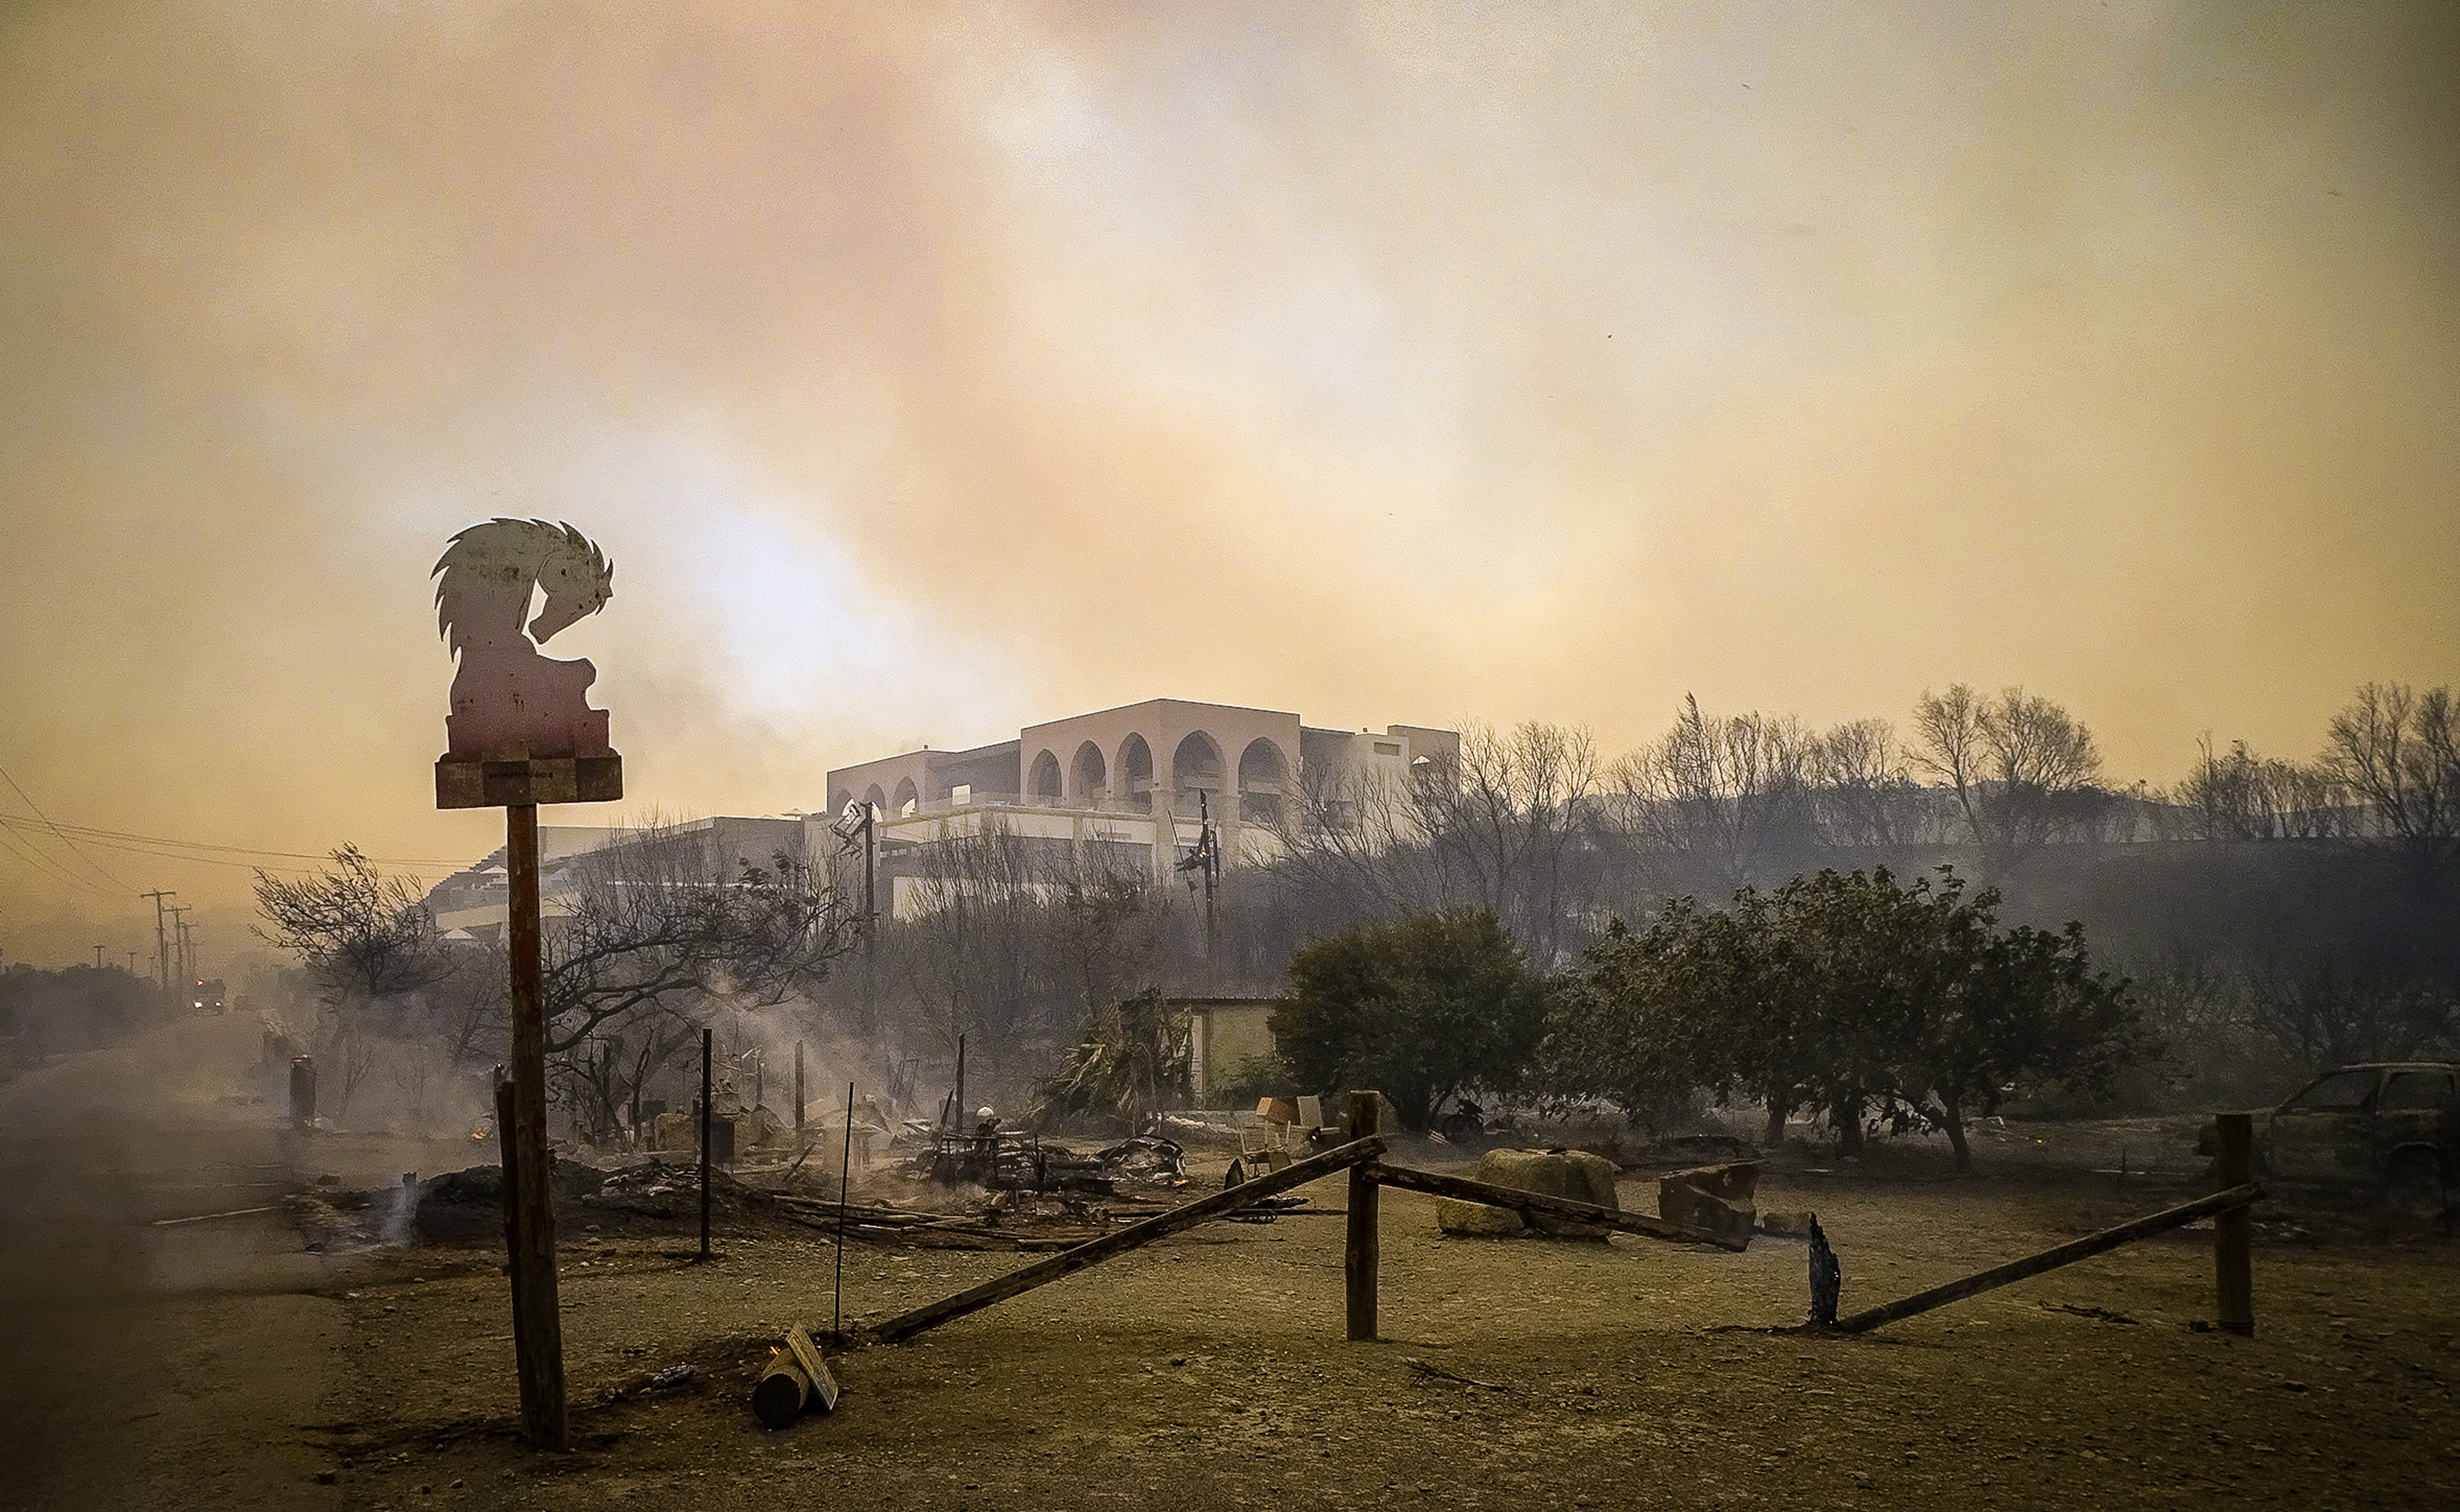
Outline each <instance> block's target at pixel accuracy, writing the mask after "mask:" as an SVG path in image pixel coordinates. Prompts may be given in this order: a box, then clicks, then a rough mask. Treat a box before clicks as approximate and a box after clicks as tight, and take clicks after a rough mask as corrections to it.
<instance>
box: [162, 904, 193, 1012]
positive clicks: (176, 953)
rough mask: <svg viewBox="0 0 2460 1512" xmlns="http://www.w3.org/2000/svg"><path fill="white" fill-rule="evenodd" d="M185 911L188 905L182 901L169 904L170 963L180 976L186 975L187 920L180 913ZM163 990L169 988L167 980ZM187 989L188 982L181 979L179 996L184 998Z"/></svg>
mask: <svg viewBox="0 0 2460 1512" xmlns="http://www.w3.org/2000/svg"><path fill="white" fill-rule="evenodd" d="M187 912H188V905H187V904H184V903H175V904H173V905H172V906H171V910H170V914H171V964H172V966H173V967H175V968H177V970H178V971H179V974H180V977H182V978H185V977H187V975H188V921H187V920H186V919H184V918H181V917H180V914H185V913H187ZM163 990H164V991H165V992H167V991H169V990H170V988H169V986H168V983H167V982H166V983H165V985H164V988H163ZM187 991H188V984H187V982H186V981H185V980H184V979H183V980H181V981H180V995H181V997H183V998H184V997H185V996H186V995H187Z"/></svg>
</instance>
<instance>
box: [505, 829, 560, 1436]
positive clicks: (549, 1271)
mask: <svg viewBox="0 0 2460 1512" xmlns="http://www.w3.org/2000/svg"><path fill="white" fill-rule="evenodd" d="M504 835H505V845H504V851H505V860H506V864H507V870H508V872H509V873H510V874H509V876H508V878H507V880H508V881H509V882H510V884H511V893H512V895H511V903H510V907H509V909H508V910H507V912H506V917H505V929H504V937H505V942H506V944H507V945H508V946H509V947H510V950H511V953H512V1008H513V1056H512V1061H511V1067H510V1069H511V1072H512V1076H511V1081H512V1087H513V1097H512V1105H513V1128H512V1138H511V1139H510V1140H509V1141H507V1142H506V1144H507V1147H508V1149H509V1150H510V1152H511V1154H512V1157H513V1162H512V1164H513V1169H512V1170H511V1172H510V1173H509V1174H510V1175H511V1176H512V1177H513V1179H514V1181H515V1182H516V1183H517V1184H518V1189H517V1190H516V1191H515V1192H514V1193H513V1204H514V1208H515V1211H516V1213H517V1215H518V1220H519V1226H520V1239H519V1243H518V1244H516V1245H515V1246H514V1247H513V1250H512V1255H511V1260H512V1271H513V1349H514V1353H515V1355H516V1356H517V1357H518V1358H519V1360H520V1377H521V1429H522V1432H523V1433H524V1434H525V1435H526V1436H527V1438H528V1439H529V1441H530V1444H531V1446H532V1447H534V1448H539V1449H548V1450H553V1451H556V1452H558V1453H561V1452H562V1451H564V1450H566V1449H569V1448H570V1447H571V1446H572V1428H571V1421H570V1418H569V1417H568V1416H567V1404H566V1403H565V1401H564V1395H563V1320H562V1313H561V1311H560V1309H559V1307H558V1305H557V1299H556V1275H555V1199H554V1190H553V1187H552V1186H551V1185H550V1182H549V1176H550V1172H549V1169H548V1162H549V1161H550V1160H551V1159H552V1158H553V1157H552V1156H551V1155H550V1154H549V1153H548V1150H547V1144H546V1005H545V993H544V988H543V982H542V979H541V972H540V966H539V837H538V806H537V805H536V804H509V805H507V806H505V809H504Z"/></svg>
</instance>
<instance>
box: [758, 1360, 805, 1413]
mask: <svg viewBox="0 0 2460 1512" xmlns="http://www.w3.org/2000/svg"><path fill="white" fill-rule="evenodd" d="M811 1398H812V1378H811V1377H810V1376H806V1375H804V1374H803V1367H802V1364H801V1362H800V1361H798V1360H796V1359H795V1356H794V1355H785V1354H781V1355H776V1356H775V1357H774V1358H772V1359H771V1360H770V1361H769V1368H768V1369H767V1370H766V1371H763V1372H762V1373H761V1376H760V1379H759V1382H758V1383H757V1384H755V1385H754V1386H753V1388H752V1415H753V1417H755V1418H759V1419H760V1423H761V1426H763V1427H765V1428H783V1427H785V1426H786V1425H787V1424H788V1423H790V1422H793V1421H794V1420H795V1418H800V1417H801V1416H802V1415H803V1404H804V1403H805V1402H807V1401H810V1400H811Z"/></svg>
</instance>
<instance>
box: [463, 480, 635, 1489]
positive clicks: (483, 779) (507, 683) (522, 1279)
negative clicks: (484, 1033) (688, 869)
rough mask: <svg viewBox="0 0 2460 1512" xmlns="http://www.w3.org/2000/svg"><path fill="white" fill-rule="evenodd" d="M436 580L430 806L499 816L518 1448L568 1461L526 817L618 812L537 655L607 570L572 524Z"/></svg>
mask: <svg viewBox="0 0 2460 1512" xmlns="http://www.w3.org/2000/svg"><path fill="white" fill-rule="evenodd" d="M433 576H434V577H435V579H436V584H435V605H436V621H437V627H438V629H439V630H440V631H441V632H442V634H443V635H444V637H445V639H446V641H447V642H448V643H449V644H450V645H451V647H452V649H453V653H454V656H455V659H456V662H457V667H456V671H455V673H454V678H453V712H452V713H451V715H450V716H448V717H447V718H446V720H445V722H444V725H445V733H446V741H447V746H448V748H447V750H446V751H445V754H444V755H443V756H442V757H441V758H440V759H438V760H437V762H436V763H435V806H436V807H437V808H439V809H497V808H500V809H503V810H504V860H505V871H506V873H507V876H506V881H507V884H508V886H509V888H510V892H511V895H510V898H509V899H508V902H507V906H506V910H505V919H504V944H505V948H506V950H507V951H508V953H509V954H510V956H511V958H512V966H511V978H512V979H511V983H510V986H511V1001H512V1020H513V1022H512V1030H513V1036H512V1040H513V1044H512V1060H511V1062H510V1063H509V1065H508V1067H507V1073H508V1074H507V1077H506V1086H505V1088H504V1089H503V1091H502V1092H501V1093H499V1094H498V1099H497V1106H498V1115H499V1116H498V1125H499V1126H498V1131H497V1132H498V1138H499V1143H500V1145H501V1148H502V1159H503V1163H504V1238H505V1249H506V1250H507V1251H508V1259H509V1260H510V1266H509V1270H510V1271H511V1273H512V1282H513V1350H514V1355H515V1356H516V1358H517V1360H518V1362H519V1368H520V1385H521V1431H522V1435H523V1436H524V1437H525V1438H527V1439H529V1441H530V1445H531V1447H533V1448H537V1449H548V1450H555V1451H559V1452H561V1451H562V1450H566V1449H569V1448H570V1447H571V1442H572V1432H571V1423H570V1418H569V1417H568V1414H567V1411H566V1404H565V1401H564V1392H563V1322H562V1314H561V1313H560V1310H559V1308H558V1306H557V1300H556V1273H555V1203H554V1197H553V1187H552V1177H553V1174H554V1172H553V1169H552V1166H551V1161H552V1156H551V1155H550V1153H549V1151H548V1149H547V1142H546V1002H545V994H544V990H543V980H542V977H541V939H540V924H539V832H538V811H539V805H541V804H550V803H606V802H611V801H613V800H615V799H618V798H621V797H623V796H624V759H623V757H621V756H619V755H617V754H616V752H615V751H614V749H613V748H612V747H611V746H609V745H608V744H607V728H606V714H605V711H604V710H603V709H593V708H591V707H590V706H589V696H588V695H589V684H590V683H593V682H595V681H596V680H597V676H598V671H597V669H596V668H595V667H593V666H591V665H590V664H589V663H588V662H585V661H573V662H558V661H555V660H553V659H551V658H549V657H546V656H543V655H541V654H540V652H539V649H538V648H539V646H540V645H541V644H543V643H545V641H547V640H548V639H549V638H550V637H552V636H554V635H555V634H556V633H557V632H558V631H560V630H562V629H563V628H564V627H566V626H568V625H570V624H572V623H573V622H574V621H576V620H581V619H583V617H585V616H588V615H593V614H596V613H597V612H598V611H599V610H600V609H602V608H604V607H605V604H606V600H607V599H609V598H610V597H612V595H613V593H614V579H615V569H614V567H613V566H612V564H610V563H609V562H608V561H607V560H606V557H605V556H604V554H603V553H602V552H600V551H599V549H598V548H597V547H596V546H594V545H592V544H591V543H590V542H589V541H588V540H587V539H585V538H584V537H583V536H582V534H581V533H580V532H579V531H577V530H574V529H573V528H572V527H571V526H569V525H563V526H556V525H550V524H548V523H547V522H546V521H544V520H518V519H496V520H490V521H488V522H487V523H485V524H483V525H473V526H471V527H470V528H469V529H468V530H465V531H463V532H461V533H460V534H459V535H457V536H454V537H453V541H452V544H451V545H450V546H448V547H447V548H446V549H445V552H444V556H443V557H442V559H441V560H439V561H437V562H436V564H435V573H434V574H433ZM539 589H544V590H545V592H546V602H545V606H544V608H543V609H541V611H540V613H539V615H538V617H537V618H536V619H535V620H530V621H529V623H528V624H527V625H524V624H523V623H522V620H524V619H526V618H527V617H528V615H529V607H530V600H531V598H532V597H533V595H534V593H535V592H536V591H537V590H539ZM506 1115H509V1116H508V1117H507V1116H506Z"/></svg>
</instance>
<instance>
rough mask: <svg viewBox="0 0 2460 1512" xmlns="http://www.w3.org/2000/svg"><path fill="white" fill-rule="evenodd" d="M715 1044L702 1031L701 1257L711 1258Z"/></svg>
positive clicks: (707, 1031)
mask: <svg viewBox="0 0 2460 1512" xmlns="http://www.w3.org/2000/svg"><path fill="white" fill-rule="evenodd" d="M712 1045H713V1036H712V1032H711V1031H710V1030H708V1029H703V1030H702V1031H701V1032H700V1258H701V1259H703V1260H706V1259H708V1258H709V1199H710V1189H709V1188H710V1180H709V1136H710V1123H711V1120H712V1117H713V1115H712V1114H711V1113H710V1082H709V1059H710V1049H711V1048H712Z"/></svg>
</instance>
